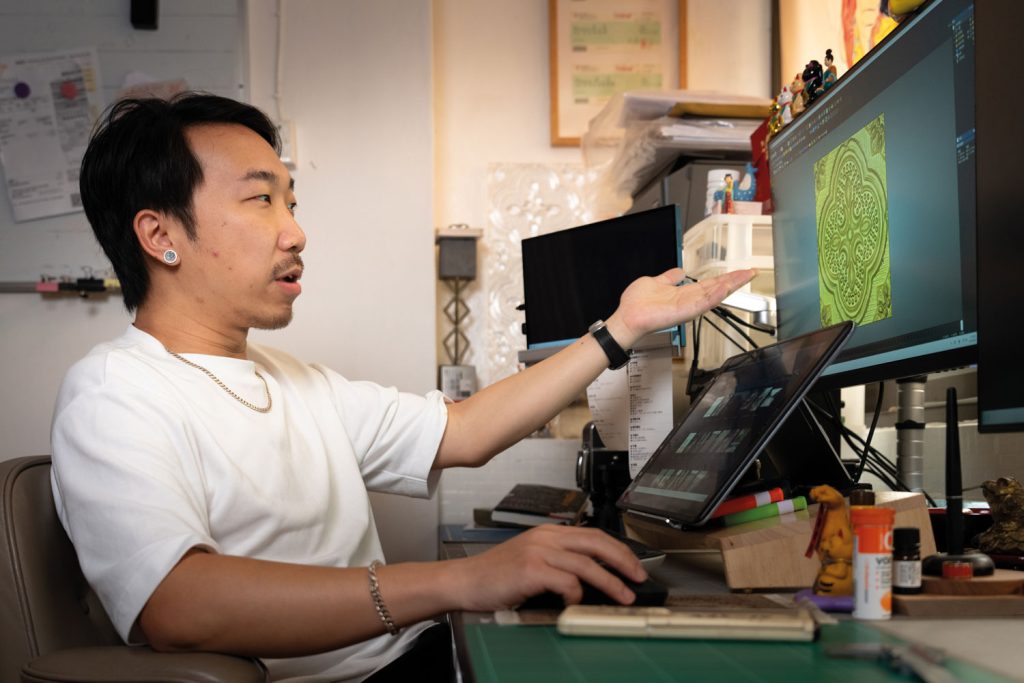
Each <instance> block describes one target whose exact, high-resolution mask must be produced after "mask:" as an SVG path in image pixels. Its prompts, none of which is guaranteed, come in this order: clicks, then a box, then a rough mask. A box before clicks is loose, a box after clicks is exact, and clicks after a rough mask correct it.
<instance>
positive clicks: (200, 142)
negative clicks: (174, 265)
mask: <svg viewBox="0 0 1024 683" xmlns="http://www.w3.org/2000/svg"><path fill="white" fill-rule="evenodd" d="M186 135H187V138H188V143H189V146H190V147H191V149H192V152H193V154H195V156H196V158H197V159H198V160H199V163H200V165H201V166H202V169H203V181H202V183H201V184H200V185H199V186H198V187H197V188H196V189H195V192H194V194H193V198H192V205H193V206H192V208H193V214H194V217H195V222H196V239H195V241H194V242H189V243H188V244H187V245H183V246H185V251H184V253H183V254H182V261H181V266H180V267H181V269H182V271H183V272H182V273H181V275H185V276H187V277H185V278H182V279H183V280H185V282H186V283H187V284H186V286H187V287H188V292H187V294H188V296H189V297H190V298H189V305H190V308H191V311H192V313H194V314H196V316H197V318H198V319H199V320H200V321H202V322H203V323H204V324H206V325H209V326H211V327H212V328H214V329H223V328H224V327H225V326H227V327H228V328H229V329H245V330H248V329H249V328H253V327H255V328H263V329H275V328H279V327H284V326H285V325H287V324H288V323H289V322H290V321H291V318H292V302H294V301H295V298H296V297H297V296H298V295H299V293H300V292H301V291H302V287H301V285H300V284H299V283H298V278H299V277H300V276H301V275H302V261H301V259H300V258H299V252H300V251H302V249H303V248H304V247H305V246H306V236H305V234H304V233H303V232H302V229H301V228H300V227H299V225H298V223H296V222H295V216H294V208H295V195H294V192H293V191H292V184H293V183H292V180H291V178H290V176H289V175H288V170H287V169H286V168H285V166H284V164H282V163H281V161H280V159H278V157H277V154H275V153H274V150H273V149H272V148H271V147H270V145H268V144H267V142H266V141H265V140H263V138H261V137H260V136H259V135H257V134H256V133H255V132H253V131H252V130H250V129H248V128H246V127H245V126H241V125H236V124H205V125H200V126H194V127H192V128H190V129H189V130H188V132H187V134H186ZM225 331H227V330H225Z"/></svg>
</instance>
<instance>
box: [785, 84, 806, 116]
mask: <svg viewBox="0 0 1024 683" xmlns="http://www.w3.org/2000/svg"><path fill="white" fill-rule="evenodd" d="M789 92H790V93H792V95H793V102H792V103H791V104H790V105H789V109H790V111H791V112H792V113H793V116H797V115H798V114H800V113H801V112H802V111H803V110H804V105H805V104H806V102H805V101H804V79H803V78H801V76H800V74H797V75H796V76H795V77H794V78H793V82H792V83H790V84H789Z"/></svg>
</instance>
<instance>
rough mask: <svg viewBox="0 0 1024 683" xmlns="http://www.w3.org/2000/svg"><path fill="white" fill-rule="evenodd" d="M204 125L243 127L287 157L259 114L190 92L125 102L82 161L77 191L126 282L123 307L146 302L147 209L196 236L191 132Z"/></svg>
mask: <svg viewBox="0 0 1024 683" xmlns="http://www.w3.org/2000/svg"><path fill="white" fill-rule="evenodd" d="M205 123H236V124H240V125H243V126H245V127H247V128H249V129H250V130H252V131H253V132H255V133H256V134H257V135H259V136H260V137H262V138H263V139H264V140H266V141H267V143H268V144H270V146H271V147H273V148H274V150H275V151H276V152H278V153H280V142H279V139H278V135H277V128H276V127H275V126H274V124H273V123H272V122H271V121H270V119H269V118H267V115H266V114H264V113H263V112H261V111H260V110H259V109H256V108H255V107H253V106H251V105H248V104H244V103H242V102H237V101H235V100H232V99H228V98H226V97H219V96H217V95H210V94H207V93H197V92H186V93H181V94H179V95H176V96H174V97H173V98H171V99H169V100H162V99H155V98H154V99H148V98H147V99H126V100H121V101H119V102H117V103H115V104H114V105H113V106H111V107H110V108H109V109H107V111H106V112H105V113H104V115H103V117H102V118H101V119H100V121H99V122H98V124H97V126H96V129H95V130H94V131H93V135H92V139H91V140H90V141H89V146H88V148H87V149H86V151H85V155H84V156H83V157H82V168H81V173H80V174H79V179H78V185H79V190H80V192H81V194H82V205H83V207H84V208H85V215H86V217H87V218H88V219H89V224H90V225H91V226H92V230H93V233H95V235H96V239H97V240H99V243H100V246H102V247H103V252H104V253H105V254H106V255H107V258H108V259H110V263H111V264H112V265H113V266H114V272H115V273H116V274H117V277H118V279H119V280H120V283H121V293H122V295H123V297H124V305H125V308H127V309H128V310H129V311H133V310H135V309H136V308H138V306H139V305H140V304H141V303H142V302H143V301H145V299H146V295H147V293H148V291H149V272H148V271H147V270H146V262H145V258H144V255H143V251H142V247H141V246H140V245H139V241H138V239H136V236H135V231H134V229H133V227H132V223H133V221H134V219H135V215H136V214H137V213H138V212H139V211H141V210H143V209H152V210H153V211H161V212H165V213H168V214H170V215H172V216H174V217H175V218H177V219H178V220H180V221H181V222H182V224H183V225H184V226H185V231H186V233H187V234H188V237H189V239H191V240H194V239H195V237H196V224H195V217H194V216H193V212H192V196H193V193H194V191H195V189H196V187H198V186H199V185H200V183H202V180H203V169H202V167H201V166H200V164H199V160H198V159H197V158H196V156H195V154H194V153H193V152H192V150H191V149H190V148H189V146H188V141H187V139H186V137H185V132H186V130H187V129H188V128H189V127H191V126H196V125H200V124H205Z"/></svg>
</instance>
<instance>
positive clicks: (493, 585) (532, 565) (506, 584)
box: [446, 524, 647, 611]
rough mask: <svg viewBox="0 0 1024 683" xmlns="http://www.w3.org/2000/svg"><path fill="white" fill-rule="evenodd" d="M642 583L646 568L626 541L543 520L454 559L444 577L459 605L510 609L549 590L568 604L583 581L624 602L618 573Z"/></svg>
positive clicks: (629, 595)
mask: <svg viewBox="0 0 1024 683" xmlns="http://www.w3.org/2000/svg"><path fill="white" fill-rule="evenodd" d="M601 563H604V564H606V565H608V566H609V567H611V568H613V569H615V570H617V571H618V572H620V573H621V574H622V575H623V576H625V577H627V578H629V579H631V580H633V581H637V582H639V581H644V580H646V579H647V572H646V570H644V568H643V566H642V565H641V564H640V560H639V559H637V557H636V555H635V554H634V553H633V552H632V551H631V550H630V549H629V547H628V546H626V545H625V544H623V543H621V542H619V541H617V540H615V539H614V538H612V537H611V536H609V535H608V534H606V533H604V532H603V531H600V530H599V529H587V528H581V527H566V526H560V525H554V524H542V525H540V526H537V527H534V528H532V529H528V530H526V531H524V532H523V533H521V534H519V535H518V536H516V537H515V538H512V539H511V540H508V541H506V542H504V543H502V544H500V545H498V546H495V547H494V548H491V549H490V550H488V551H486V552H483V553H480V554H479V555H475V556H472V557H467V558H464V559H459V560H452V561H451V562H450V563H448V564H450V566H451V570H452V571H451V572H446V575H447V578H450V579H451V580H453V581H455V582H456V584H455V585H457V586H459V587H460V596H461V597H460V600H459V602H460V605H459V609H461V610H463V611H493V610H500V609H510V608H513V607H515V606H517V605H519V604H520V603H521V602H523V601H524V600H525V599H526V598H528V597H530V596H533V595H536V594H538V593H542V592H544V591H551V592H554V593H558V594H559V595H561V596H562V598H563V599H564V600H565V603H566V604H576V603H578V602H579V601H580V599H581V598H582V596H583V587H582V585H581V581H582V582H585V583H588V584H590V585H591V586H593V587H594V588H597V589H598V590H601V591H603V592H605V593H607V594H608V595H609V596H611V597H612V598H613V599H615V600H616V601H618V602H620V603H622V604H624V605H628V604H631V603H632V602H633V601H634V600H635V598H636V596H635V595H634V594H633V591H631V590H630V589H629V588H627V587H626V584H624V583H623V582H622V581H621V580H620V579H619V578H618V577H617V576H615V575H614V574H612V573H611V572H609V571H608V570H607V569H606V568H604V567H602V566H601Z"/></svg>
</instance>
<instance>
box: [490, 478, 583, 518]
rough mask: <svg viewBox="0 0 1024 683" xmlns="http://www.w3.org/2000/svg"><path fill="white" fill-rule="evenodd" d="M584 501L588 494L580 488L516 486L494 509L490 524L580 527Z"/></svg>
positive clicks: (540, 485)
mask: <svg viewBox="0 0 1024 683" xmlns="http://www.w3.org/2000/svg"><path fill="white" fill-rule="evenodd" d="M587 501H588V496H587V494H586V493H584V492H583V491H581V490H579V489H566V488H559V487H557V486H546V485H544V484H516V485H515V486H513V487H512V490H511V491H509V492H508V493H507V494H505V496H504V497H503V498H502V499H501V500H500V501H499V502H498V504H497V505H495V506H494V509H493V510H492V511H491V521H492V522H493V523H495V524H511V525H514V526H537V525H538V524H579V522H580V521H581V520H582V519H583V515H584V513H585V512H586V511H587Z"/></svg>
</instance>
